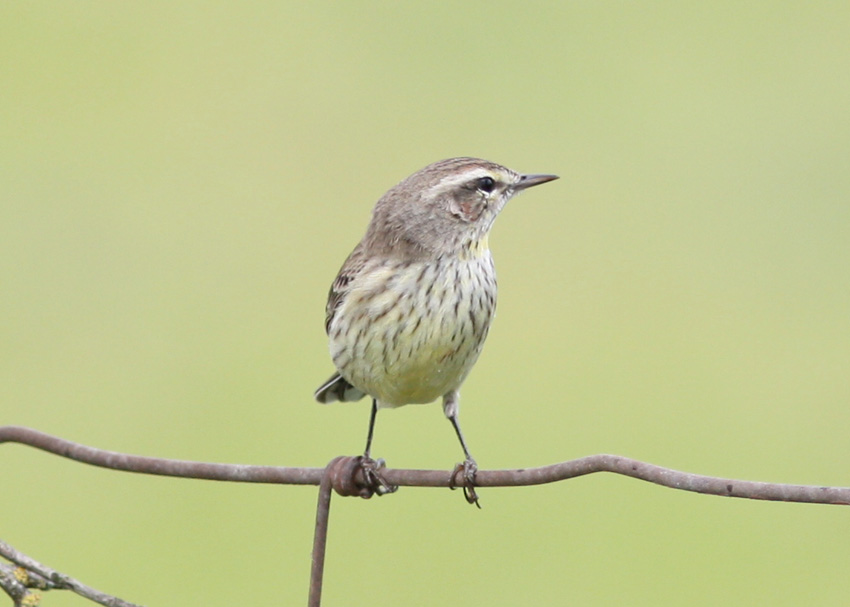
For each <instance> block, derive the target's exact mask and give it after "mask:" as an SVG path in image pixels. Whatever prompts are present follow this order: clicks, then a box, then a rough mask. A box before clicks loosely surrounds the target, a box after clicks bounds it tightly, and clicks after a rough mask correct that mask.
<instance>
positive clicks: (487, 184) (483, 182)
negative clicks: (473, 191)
mask: <svg viewBox="0 0 850 607" xmlns="http://www.w3.org/2000/svg"><path fill="white" fill-rule="evenodd" d="M476 185H477V186H478V189H479V190H481V191H482V192H487V193H488V194H489V193H490V192H492V191H493V188H494V187H496V182H495V181H494V180H493V178H492V177H482V178H481V179H479V180H478V182H477V184H476Z"/></svg>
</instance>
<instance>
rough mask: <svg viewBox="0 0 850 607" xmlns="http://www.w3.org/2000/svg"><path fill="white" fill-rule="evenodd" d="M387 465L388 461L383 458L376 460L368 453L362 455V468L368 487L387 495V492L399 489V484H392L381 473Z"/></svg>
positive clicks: (379, 493) (377, 492)
mask: <svg viewBox="0 0 850 607" xmlns="http://www.w3.org/2000/svg"><path fill="white" fill-rule="evenodd" d="M386 467H387V462H385V461H384V460H383V459H378V460H374V459H372V458H371V457H369V456H368V455H363V456H361V457H360V469H361V470H362V471H363V478H364V480H365V481H366V487H367V489H369V490H370V491H372V492H373V493H376V494H378V495H386V494H387V493H395V492H396V491H398V485H391V484H390V483H388V482H387V480H386V479H385V478H384V475H383V474H381V470H382V469H383V468H386Z"/></svg>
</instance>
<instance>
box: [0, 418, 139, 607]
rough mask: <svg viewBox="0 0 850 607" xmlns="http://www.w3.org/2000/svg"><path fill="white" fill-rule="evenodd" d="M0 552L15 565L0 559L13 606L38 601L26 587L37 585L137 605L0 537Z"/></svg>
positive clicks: (115, 606)
mask: <svg viewBox="0 0 850 607" xmlns="http://www.w3.org/2000/svg"><path fill="white" fill-rule="evenodd" d="M0 430H2V428H0ZM0 556H2V557H4V558H5V559H7V560H9V561H11V562H12V563H15V564H16V565H17V566H18V567H17V568H15V567H11V566H10V565H5V564H2V563H0V588H2V589H3V590H4V591H5V592H6V594H8V595H9V596H10V597H12V600H13V601H14V602H15V605H16V607H17V606H18V605H21V606H23V605H37V604H38V599H39V596H38V593H35V592H30V590H29V589H30V588H38V589H40V590H71V591H73V592H75V593H77V594H79V595H80V596H82V597H85V598H87V599H89V600H92V601H94V602H95V603H99V604H101V605H106V606H107V607H138V605H135V604H133V603H128V602H127V601H124V600H122V599H119V598H118V597H114V596H111V595H108V594H105V593H103V592H100V591H99V590H95V589H94V588H92V587H91V586H86V585H85V584H83V583H81V582H79V581H77V580H75V579H74V578H72V577H70V576H67V575H65V574H64V573H59V572H58V571H56V570H54V569H51V568H50V567H46V566H45V565H42V564H41V563H39V562H38V561H36V560H35V559H33V558H30V557H28V556H27V555H25V554H23V553H21V552H18V551H17V550H15V549H14V548H12V547H11V546H10V545H9V544H7V543H6V542H4V541H2V540H0Z"/></svg>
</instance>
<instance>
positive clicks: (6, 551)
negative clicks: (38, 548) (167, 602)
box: [0, 540, 139, 607]
mask: <svg viewBox="0 0 850 607" xmlns="http://www.w3.org/2000/svg"><path fill="white" fill-rule="evenodd" d="M0 556H2V557H3V558H5V559H7V560H8V561H10V562H12V563H15V564H16V565H18V567H19V569H18V570H13V571H12V573H11V576H10V575H9V574H8V573H7V572H8V570H9V567H3V568H2V569H0V580H2V583H0V586H2V588H3V590H4V591H6V594H8V595H9V596H11V597H12V600H13V601H15V605H23V604H25V602H24V601H25V600H26V595H25V594H22V593H21V592H20V590H21V589H22V588H23V589H28V588H40V589H42V590H53V589H59V590H71V591H72V592H75V593H77V594H79V595H80V596H82V597H85V598H87V599H89V600H91V601H94V602H95V603H99V604H101V605H106V606H107V607H139V606H138V605H136V604H134V603H128V602H127V601H125V600H122V599H119V598H118V597H114V596H111V595H109V594H106V593H103V592H100V591H99V590H95V589H94V588H92V587H91V586H86V585H85V584H83V583H82V582H79V581H77V580H75V579H74V578H72V577H71V576H68V575H65V574H64V573H59V572H58V571H56V570H54V569H51V568H50V567H47V566H45V565H42V564H41V563H39V562H38V561H36V560H35V559H33V558H31V557H29V556H27V555H25V554H23V553H22V552H18V551H17V550H15V549H14V548H12V547H11V546H10V545H9V544H7V543H6V542H4V541H2V540H0ZM21 570H23V571H24V572H25V574H26V575H23V574H20V573H19V572H20V571H21ZM16 573H17V574H18V575H16ZM10 577H11V579H14V581H15V582H17V583H18V585H19V587H15V586H14V585H13V584H7V583H6V582H8V581H9V580H10ZM21 578H23V579H21ZM33 604H35V603H33Z"/></svg>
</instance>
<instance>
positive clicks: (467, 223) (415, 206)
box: [364, 158, 558, 257]
mask: <svg viewBox="0 0 850 607" xmlns="http://www.w3.org/2000/svg"><path fill="white" fill-rule="evenodd" d="M557 178H558V177H557V176H556V175H522V174H520V173H517V172H515V171H512V170H511V169H509V168H507V167H504V166H501V165H499V164H496V163H494V162H489V161H487V160H481V159H480V158H451V159H449V160H441V161H439V162H435V163H434V164H431V165H428V166H427V167H425V168H424V169H422V170H420V171H418V172H416V173H414V174H413V175H411V176H410V177H408V178H407V179H405V180H403V181H402V182H401V183H399V184H398V185H396V186H395V187H393V188H392V189H391V190H389V191H388V192H387V193H386V194H384V195H383V196H382V197H381V199H380V200H379V201H378V203H377V204H376V205H375V209H374V211H373V212H372V222H371V224H370V225H369V230H368V232H367V234H366V238H365V242H364V244H366V246H367V247H369V248H373V247H374V248H375V249H382V250H387V251H394V252H398V253H399V254H401V255H404V256H412V257H419V256H434V255H445V254H463V252H464V251H466V250H469V249H470V248H474V247H480V246H481V243H486V240H485V239H486V236H487V234H488V233H489V232H490V228H491V227H492V226H493V222H494V221H495V219H496V216H497V215H498V214H499V212H500V211H501V210H502V209H503V208H504V206H505V204H506V203H507V202H508V200H510V199H511V198H512V197H513V196H515V195H516V194H518V193H519V192H521V191H523V190H525V189H527V188H530V187H532V186H535V185H539V184H541V183H546V182H547V181H552V180H553V179H557ZM484 248H486V244H485V245H484Z"/></svg>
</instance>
